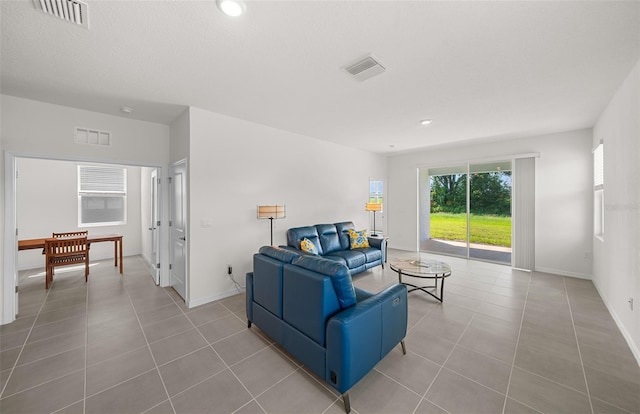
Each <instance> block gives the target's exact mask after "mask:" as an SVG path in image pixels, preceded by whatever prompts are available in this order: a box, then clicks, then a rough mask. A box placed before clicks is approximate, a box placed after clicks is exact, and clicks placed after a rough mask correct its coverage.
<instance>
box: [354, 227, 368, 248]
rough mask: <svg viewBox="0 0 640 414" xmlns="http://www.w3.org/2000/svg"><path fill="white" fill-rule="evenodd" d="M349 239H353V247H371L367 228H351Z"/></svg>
mask: <svg viewBox="0 0 640 414" xmlns="http://www.w3.org/2000/svg"><path fill="white" fill-rule="evenodd" d="M349 240H351V248H352V249H361V248H364V247H369V239H368V238H367V231H366V230H360V231H355V230H351V229H349Z"/></svg>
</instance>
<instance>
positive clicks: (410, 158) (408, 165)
mask: <svg viewBox="0 0 640 414" xmlns="http://www.w3.org/2000/svg"><path fill="white" fill-rule="evenodd" d="M591 141H592V135H591V130H580V131H570V132H565V133H558V134H551V135H543V136H535V137H528V138H520V139H510V140H501V141H491V142H484V143H479V144H475V143H474V144H465V145H457V146H449V147H440V148H436V149H430V150H426V151H417V152H413V153H407V154H398V155H394V156H391V157H389V164H388V172H389V175H388V177H389V178H388V180H389V185H388V197H387V200H388V203H387V206H386V208H387V211H388V223H387V225H388V228H389V231H388V233H389V236H390V237H391V240H392V241H393V247H396V248H399V249H403V250H410V251H416V247H417V245H416V243H417V239H418V237H417V229H418V199H417V197H418V194H417V174H416V169H417V168H418V167H430V166H443V165H450V164H456V163H465V162H469V161H471V162H472V161H482V160H485V159H509V158H510V157H511V156H513V155H516V154H528V153H539V154H540V157H539V158H537V159H536V195H535V196H536V233H535V237H536V243H535V248H536V255H535V265H536V269H537V270H539V271H545V272H550V273H556V274H561V275H569V276H576V277H582V278H590V277H591V272H592V270H591V249H592V243H591V231H592V228H593V219H592V201H591V199H592V195H591V189H592V187H591V185H592V179H591V177H592V171H593V166H592V162H591Z"/></svg>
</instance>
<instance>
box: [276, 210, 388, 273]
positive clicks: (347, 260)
mask: <svg viewBox="0 0 640 414" xmlns="http://www.w3.org/2000/svg"><path fill="white" fill-rule="evenodd" d="M349 230H355V226H354V225H353V223H352V222H350V221H345V222H341V223H334V224H316V225H314V226H306V227H294V228H291V229H289V230H287V248H289V249H292V250H294V251H297V252H298V253H301V254H309V253H306V252H303V251H302V250H301V249H300V242H301V241H302V240H303V239H305V238H306V239H309V241H311V242H312V243H313V245H314V246H315V248H316V250H317V251H318V255H319V256H322V257H324V258H325V259H329V260H333V261H336V262H339V263H342V264H344V265H345V266H347V268H348V269H349V273H351V275H352V276H353V275H356V274H358V273H360V272H364V271H365V270H367V269H371V268H372V267H375V266H379V265H381V266H382V268H383V269H384V263H385V261H386V258H385V254H386V245H385V244H386V242H385V240H384V239H382V238H375V237H369V238H368V239H369V246H370V247H365V248H359V249H352V248H351V243H350V240H349ZM282 247H284V246H282Z"/></svg>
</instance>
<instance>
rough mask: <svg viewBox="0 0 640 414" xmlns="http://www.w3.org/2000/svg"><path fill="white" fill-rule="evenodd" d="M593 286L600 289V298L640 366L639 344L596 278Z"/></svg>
mask: <svg viewBox="0 0 640 414" xmlns="http://www.w3.org/2000/svg"><path fill="white" fill-rule="evenodd" d="M593 286H595V288H596V290H597V291H598V294H599V295H600V298H601V299H602V302H603V303H604V306H606V307H607V310H608V311H609V314H610V315H611V317H612V318H613V320H614V322H615V323H616V325H617V326H618V329H619V330H620V333H621V334H622V336H623V337H624V340H625V341H627V345H629V349H631V353H632V354H633V356H634V357H635V358H636V362H637V363H638V366H640V348H638V345H636V343H635V342H634V341H633V336H632V335H631V334H630V333H629V331H627V328H625V326H624V325H623V324H622V321H621V320H620V318H619V317H618V315H617V314H616V311H615V310H613V308H612V307H611V306H609V303H608V302H607V300H606V298H605V296H604V295H603V294H602V291H601V290H600V288H599V287H598V284H597V283H596V281H595V280H594V281H593Z"/></svg>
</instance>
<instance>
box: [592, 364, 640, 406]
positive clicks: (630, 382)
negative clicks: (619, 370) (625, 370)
mask: <svg viewBox="0 0 640 414" xmlns="http://www.w3.org/2000/svg"><path fill="white" fill-rule="evenodd" d="M584 370H585V374H586V376H587V384H589V392H590V394H591V397H593V398H597V399H599V400H601V401H604V402H606V403H608V404H611V405H614V406H616V407H620V408H623V409H625V410H627V411H630V412H632V413H640V377H639V378H637V379H636V378H633V379H630V378H622V377H620V376H618V375H616V373H615V372H611V371H608V372H603V371H600V370H597V369H594V368H591V367H589V366H585V367H584Z"/></svg>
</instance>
